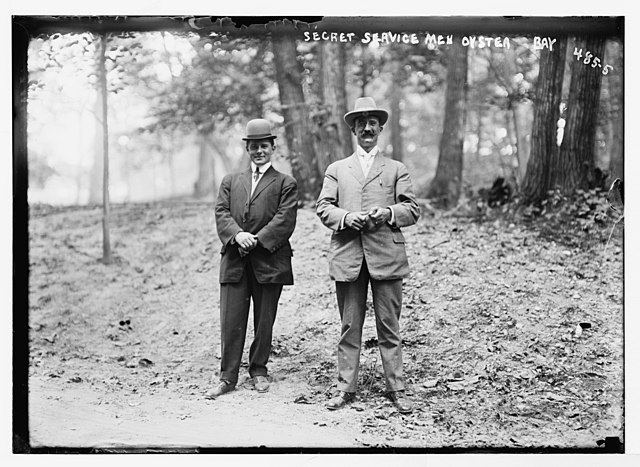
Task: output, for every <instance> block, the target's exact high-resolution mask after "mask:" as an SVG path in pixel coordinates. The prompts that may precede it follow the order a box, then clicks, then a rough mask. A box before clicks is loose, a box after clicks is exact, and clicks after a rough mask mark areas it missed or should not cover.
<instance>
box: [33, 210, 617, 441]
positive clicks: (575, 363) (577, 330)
mask: <svg viewBox="0 0 640 467" xmlns="http://www.w3.org/2000/svg"><path fill="white" fill-rule="evenodd" d="M101 217H102V211H101V209H99V208H65V209H54V208H50V207H46V206H32V207H31V213H30V226H29V232H30V239H29V249H30V253H29V254H30V261H29V268H30V279H29V302H30V303H29V349H30V355H29V357H30V365H29V430H30V444H31V447H33V448H40V447H50V448H53V447H68V448H74V447H75V448H88V447H92V448H96V449H113V450H117V449H126V448H129V449H133V448H140V449H144V450H146V452H150V451H151V452H152V451H153V450H154V449H167V448H194V449H195V448H212V449H215V448H227V447H229V448H247V447H260V446H265V447H269V448H296V449H298V448H301V449H305V448H311V449H313V448H338V449H349V448H372V447H378V448H422V449H429V448H436V449H437V448H452V449H457V448H462V449H489V450H491V449H500V448H521V449H522V448H525V449H526V448H530V449H548V448H568V449H585V448H587V449H588V448H598V447H602V446H603V445H604V444H603V443H604V440H605V439H606V438H608V437H609V438H610V437H618V438H619V439H620V441H622V442H623V441H624V436H623V434H624V415H623V410H624V400H623V324H622V323H623V305H622V304H623V280H622V277H623V251H622V234H621V233H620V231H619V230H618V231H617V232H615V231H614V235H613V236H612V240H611V243H610V244H609V245H608V246H607V248H606V251H605V248H604V246H605V245H604V243H605V242H604V241H601V240H596V241H593V242H592V244H591V246H585V245H581V244H579V243H574V244H571V243H570V242H569V243H567V242H566V241H555V240H554V239H552V238H549V237H548V235H547V236H541V235H540V234H539V232H538V231H537V230H536V229H534V228H532V227H531V226H527V225H525V224H521V223H519V224H514V223H512V222H511V221H503V220H495V221H491V222H475V221H473V220H469V219H465V218H458V217H454V216H448V215H441V214H437V213H436V214H433V213H431V214H428V213H427V214H425V215H423V217H422V219H421V221H420V222H419V224H418V225H415V226H412V227H410V228H407V229H405V235H406V237H407V241H408V244H407V249H408V253H409V260H410V263H411V266H412V273H411V276H410V277H409V278H408V279H407V280H406V281H405V285H404V309H403V317H402V319H401V325H402V328H403V344H404V345H403V349H404V359H405V376H406V379H407V383H408V389H409V393H410V394H411V396H412V397H413V398H414V399H415V401H416V403H417V409H416V410H415V411H414V412H413V413H412V414H410V415H401V414H399V413H398V412H397V410H396V409H395V408H394V406H393V405H392V403H391V402H389V401H388V400H387V399H386V398H385V397H384V394H383V390H384V382H383V380H382V372H381V364H380V360H379V353H378V349H377V341H376V339H375V337H376V333H375V325H374V322H373V317H372V316H371V315H368V317H367V320H366V323H365V330H364V335H363V341H364V345H363V350H362V355H361V372H360V373H361V374H360V382H359V394H358V400H357V401H356V402H355V403H353V404H351V405H350V406H348V407H347V408H345V409H342V410H339V411H336V412H331V411H328V410H326V409H325V408H324V402H325V401H326V400H327V399H328V398H329V397H330V396H331V394H332V392H333V391H334V390H335V379H336V368H335V362H336V344H337V339H338V334H339V318H338V312H337V308H336V303H335V297H334V286H333V283H332V282H331V281H330V279H329V277H328V264H327V258H326V256H327V250H328V245H329V235H330V232H329V230H328V229H326V228H324V227H323V226H322V225H321V224H320V222H319V220H318V219H317V218H316V216H315V214H314V213H313V211H312V210H311V209H301V210H300V211H299V214H298V225H297V228H296V231H295V233H294V236H293V238H292V246H293V249H294V258H293V267H294V274H295V278H296V284H295V285H294V286H291V287H285V289H284V292H283V295H282V298H281V304H280V308H279V310H278V317H277V319H276V324H275V328H274V346H273V352H272V356H271V361H270V366H269V371H270V377H271V379H272V385H271V390H270V391H269V392H268V393H265V394H259V393H257V392H256V391H255V390H254V389H253V387H252V384H251V381H250V380H249V379H248V374H247V367H246V363H243V368H242V369H241V374H240V382H239V385H238V390H236V391H235V392H232V393H230V394H228V395H225V396H223V397H220V398H219V399H217V400H215V401H210V400H205V399H204V398H203V395H204V393H205V392H206V390H207V389H209V388H210V387H211V385H212V384H215V382H216V375H217V371H218V369H219V363H220V355H219V352H220V350H219V342H220V341H219V311H218V282H217V279H218V261H219V247H220V244H219V241H218V239H217V236H216V234H215V226H214V221H213V208H212V206H211V204H207V203H196V202H193V203H159V204H153V205H126V206H114V208H113V210H112V221H111V222H112V225H111V241H112V247H113V251H114V253H115V256H116V262H115V264H112V265H109V266H106V265H103V264H102V263H101V262H99V261H98V259H99V258H100V257H101V254H102V227H101ZM608 232H609V231H607V232H606V233H607V234H608ZM603 238H604V240H605V241H606V238H607V235H604V237H603ZM371 313H372V312H371ZM252 332H253V331H252V328H251V326H250V329H249V331H248V335H249V337H248V339H247V342H246V345H245V359H246V354H247V350H248V347H249V345H250V342H251V335H252Z"/></svg>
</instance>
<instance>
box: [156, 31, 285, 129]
mask: <svg viewBox="0 0 640 467" xmlns="http://www.w3.org/2000/svg"><path fill="white" fill-rule="evenodd" d="M189 40H190V42H191V46H192V48H193V51H194V53H195V56H194V57H193V58H192V60H191V61H190V63H189V64H188V66H185V67H184V69H183V70H182V71H181V72H180V73H179V74H178V73H176V75H174V76H172V78H171V80H170V81H169V82H168V83H166V86H165V87H163V88H160V89H158V91H157V94H156V96H155V99H154V103H153V108H152V110H151V116H152V117H153V122H152V123H151V124H150V125H148V126H147V127H146V128H145V130H147V131H150V132H153V131H156V130H158V129H180V130H181V131H183V132H185V133H190V132H199V133H203V134H207V133H210V132H212V131H213V130H214V128H216V126H217V125H218V124H221V125H223V126H230V125H232V124H234V123H237V122H240V121H245V120H246V119H247V117H249V116H250V117H255V116H256V115H262V114H263V109H264V107H265V101H266V100H267V99H268V98H269V95H270V92H269V91H270V87H271V86H272V83H273V77H272V74H271V70H270V67H269V65H270V63H271V57H270V54H269V53H268V52H267V50H266V45H265V44H264V41H259V40H256V39H251V38H236V39H229V38H227V37H226V36H221V37H214V38H211V37H205V38H200V37H193V36H192V37H189Z"/></svg>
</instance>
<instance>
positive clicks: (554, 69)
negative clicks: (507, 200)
mask: <svg viewBox="0 0 640 467" xmlns="http://www.w3.org/2000/svg"><path fill="white" fill-rule="evenodd" d="M566 50H567V41H566V38H564V37H559V38H558V41H557V45H556V46H555V47H554V49H553V51H549V49H543V50H541V51H540V69H539V72H538V81H537V83H536V97H535V107H534V109H533V126H532V129H531V154H530V156H529V161H528V163H527V171H526V173H525V177H524V180H523V182H522V200H523V202H525V203H533V202H538V201H541V200H543V199H544V198H546V197H547V192H548V191H549V190H551V189H553V188H554V187H555V174H556V171H557V170H559V165H558V162H559V161H558V119H559V118H560V101H561V99H562V80H563V78H564V63H565V55H566Z"/></svg>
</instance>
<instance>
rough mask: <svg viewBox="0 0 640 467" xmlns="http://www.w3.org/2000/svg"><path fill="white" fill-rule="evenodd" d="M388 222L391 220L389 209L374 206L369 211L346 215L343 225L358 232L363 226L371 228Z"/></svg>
mask: <svg viewBox="0 0 640 467" xmlns="http://www.w3.org/2000/svg"><path fill="white" fill-rule="evenodd" d="M389 220H391V209H390V208H381V207H379V206H375V207H373V208H371V209H369V211H360V212H350V213H348V214H347V216H346V217H345V218H344V223H345V225H346V226H347V227H349V228H351V229H354V230H358V231H360V230H362V229H363V228H364V227H365V226H367V227H368V228H372V227H374V226H377V225H379V224H382V223H383V222H388V221H389Z"/></svg>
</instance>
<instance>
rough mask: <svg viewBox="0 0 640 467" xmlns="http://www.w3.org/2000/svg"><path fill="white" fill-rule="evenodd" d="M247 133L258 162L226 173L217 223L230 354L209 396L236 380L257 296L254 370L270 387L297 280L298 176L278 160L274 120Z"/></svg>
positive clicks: (257, 380)
mask: <svg viewBox="0 0 640 467" xmlns="http://www.w3.org/2000/svg"><path fill="white" fill-rule="evenodd" d="M242 139H243V141H245V149H246V151H247V154H248V155H249V158H250V159H251V164H250V165H251V167H250V168H249V169H247V170H245V171H243V172H238V173H233V174H229V175H226V176H225V177H224V179H223V180H222V183H221V185H220V191H219V193H218V199H217V202H216V207H215V216H216V228H217V230H218V236H219V237H220V241H221V242H222V250H221V260H220V332H221V336H220V337H221V339H220V340H221V347H222V355H221V357H222V359H221V363H220V382H219V384H218V385H217V386H216V387H215V388H212V389H210V390H209V391H207V393H206V395H205V397H206V398H208V399H215V398H216V397H218V396H220V395H222V394H225V393H228V392H230V391H233V390H234V389H235V387H236V384H237V382H238V371H239V369H240V362H241V360H242V351H243V348H244V342H245V334H246V331H247V321H248V317H249V302H250V300H251V301H253V327H254V338H253V342H252V344H251V347H250V350H249V376H250V377H251V378H252V380H253V384H254V387H255V389H256V390H257V391H258V392H266V391H268V390H269V378H268V372H267V362H268V359H269V354H270V353H271V337H272V330H273V324H274V322H275V319H276V311H277V309H278V300H279V299H280V293H281V292H282V286H283V285H291V284H293V272H292V269H291V256H292V250H291V245H290V243H289V238H290V237H291V234H292V233H293V230H294V228H295V225H296V215H297V204H298V189H297V184H296V181H295V179H294V178H293V177H291V176H290V175H286V174H283V173H281V172H278V171H277V170H276V169H275V168H273V166H272V165H271V156H272V155H273V153H274V151H275V149H276V145H275V139H276V136H274V135H273V134H272V133H271V125H270V124H269V122H268V121H266V120H264V119H255V120H251V121H249V123H247V127H246V136H245V137H244V138H242Z"/></svg>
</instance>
